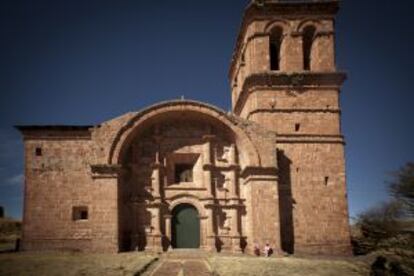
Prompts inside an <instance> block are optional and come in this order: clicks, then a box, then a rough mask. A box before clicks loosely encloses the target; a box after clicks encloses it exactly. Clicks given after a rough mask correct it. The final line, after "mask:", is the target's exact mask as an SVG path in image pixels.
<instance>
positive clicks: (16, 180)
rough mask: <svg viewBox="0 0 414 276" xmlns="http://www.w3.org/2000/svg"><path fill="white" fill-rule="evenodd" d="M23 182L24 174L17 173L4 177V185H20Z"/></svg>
mask: <svg viewBox="0 0 414 276" xmlns="http://www.w3.org/2000/svg"><path fill="white" fill-rule="evenodd" d="M23 182H24V175H23V174H18V175H15V176H12V177H10V178H8V179H6V181H5V184H4V186H14V185H21V184H23Z"/></svg>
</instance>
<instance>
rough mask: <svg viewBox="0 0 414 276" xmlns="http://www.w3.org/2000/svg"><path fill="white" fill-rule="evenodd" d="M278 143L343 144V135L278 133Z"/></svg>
mask: <svg viewBox="0 0 414 276" xmlns="http://www.w3.org/2000/svg"><path fill="white" fill-rule="evenodd" d="M277 137H278V139H277V143H278V144H291V143H304V144H307V143H308V144H343V145H344V144H345V139H344V136H343V135H333V134H325V135H324V134H278V135H277Z"/></svg>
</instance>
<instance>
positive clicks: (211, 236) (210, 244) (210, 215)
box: [206, 205, 216, 251]
mask: <svg viewBox="0 0 414 276" xmlns="http://www.w3.org/2000/svg"><path fill="white" fill-rule="evenodd" d="M207 207H208V208H207V242H206V243H207V248H208V250H209V251H215V250H216V233H215V229H214V206H213V205H210V206H207Z"/></svg>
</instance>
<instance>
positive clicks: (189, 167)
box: [174, 164, 194, 183]
mask: <svg viewBox="0 0 414 276" xmlns="http://www.w3.org/2000/svg"><path fill="white" fill-rule="evenodd" d="M193 166H194V165H193V164H175V176H174V179H175V183H180V182H193Z"/></svg>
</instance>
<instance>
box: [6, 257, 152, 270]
mask: <svg viewBox="0 0 414 276" xmlns="http://www.w3.org/2000/svg"><path fill="white" fill-rule="evenodd" d="M155 259H156V256H155V255H149V254H140V253H125V254H81V253H76V254H75V253H52V252H51V253H3V254H0V275H15V276H18V275H25V276H26V275H36V276H37V275H42V276H51V275H59V276H60V275H65V276H71V275H108V276H109V275H138V272H139V271H142V270H143V268H144V267H145V266H147V265H148V264H150V263H151V262H152V261H154V260H155Z"/></svg>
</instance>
